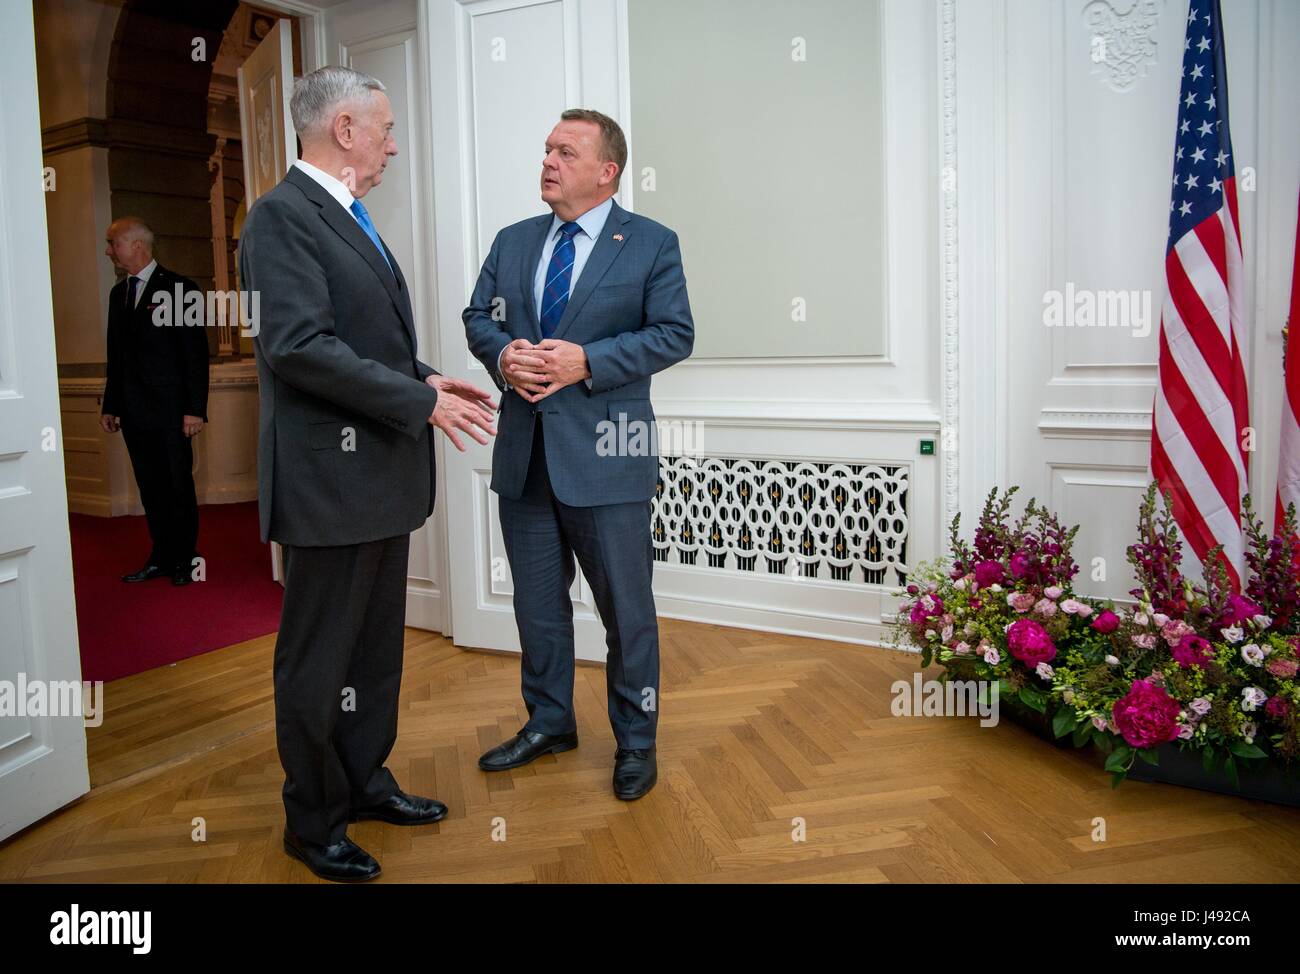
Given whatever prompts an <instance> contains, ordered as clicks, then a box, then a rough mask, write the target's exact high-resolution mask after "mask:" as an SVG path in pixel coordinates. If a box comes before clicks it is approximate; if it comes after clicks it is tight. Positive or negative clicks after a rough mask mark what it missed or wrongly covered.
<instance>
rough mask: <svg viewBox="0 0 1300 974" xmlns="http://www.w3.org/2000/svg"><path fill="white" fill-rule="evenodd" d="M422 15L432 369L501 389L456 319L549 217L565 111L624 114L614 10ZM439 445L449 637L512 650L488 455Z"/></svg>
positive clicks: (503, 6)
mask: <svg viewBox="0 0 1300 974" xmlns="http://www.w3.org/2000/svg"><path fill="white" fill-rule="evenodd" d="M427 8H428V17H429V23H428V36H429V39H430V65H431V72H430V77H429V99H430V102H429V104H430V107H431V119H432V132H433V139H432V149H433V172H434V176H435V186H436V187H437V195H436V198H435V204H436V205H435V217H436V226H437V241H438V247H437V278H436V279H437V282H438V303H437V312H438V324H439V347H440V350H441V358H440V360H441V362H442V365H441V366H440V368H441V371H443V372H445V373H447V374H451V375H457V376H462V377H465V378H468V379H470V380H471V381H473V382H475V383H476V384H478V385H480V386H483V387H484V388H487V389H490V390H493V391H494V392H495V386H493V384H492V380H491V379H490V378H488V376H487V373H486V371H485V370H484V369H483V367H482V366H481V365H480V364H479V363H478V361H477V360H476V359H474V357H473V356H471V355H470V353H469V350H468V348H467V347H466V345H465V331H464V327H463V325H462V323H461V317H460V316H461V312H462V311H463V310H464V308H465V303H466V301H467V300H468V297H469V294H470V292H471V291H472V290H473V287H474V281H475V280H476V279H477V277H478V272H479V268H480V267H481V266H482V263H483V258H484V257H486V256H487V252H488V248H489V247H490V246H491V245H492V238H493V237H494V236H495V235H496V232H497V231H498V230H500V229H501V228H502V227H505V226H508V225H510V224H512V223H515V222H517V221H519V220H522V219H524V218H525V217H529V216H535V215H537V214H540V213H545V212H546V204H544V203H543V202H542V201H541V198H540V196H539V191H538V174H539V173H540V171H541V163H542V155H543V152H542V146H543V144H544V143H545V141H546V136H547V135H548V134H549V133H550V131H551V128H552V127H553V126H554V125H555V123H556V121H557V120H558V119H559V116H560V112H562V111H563V110H564V109H565V108H568V107H570V106H575V105H586V106H588V107H593V108H598V109H600V110H602V111H605V112H607V113H608V114H610V115H612V116H614V117H616V118H617V117H618V115H619V111H618V103H617V70H616V60H615V58H614V53H613V52H614V50H615V39H616V34H615V31H614V20H613V9H614V8H613V5H612V4H603V3H602V4H584V5H581V9H580V5H579V4H578V3H577V2H576V0H556V2H548V3H536V2H533V0H431V2H430V3H428V5H427ZM593 36H594V37H596V38H597V39H596V40H590V39H589V38H592V37H593ZM584 52H585V54H584ZM443 447H444V448H443V451H442V456H441V464H442V465H441V470H442V473H443V484H442V493H441V498H442V499H441V502H440V503H441V505H442V507H443V509H444V511H445V513H446V518H447V538H448V552H449V565H450V572H449V576H448V579H449V581H450V583H451V596H452V627H453V629H452V635H453V638H454V640H455V641H456V643H457V644H459V645H463V646H474V647H480V648H485V649H496V650H507V651H513V652H518V651H519V634H518V631H517V630H516V628H515V618H514V608H513V605H512V597H513V591H514V588H513V581H512V579H511V578H510V570H509V567H508V566H507V564H506V558H505V548H504V546H503V544H502V539H501V525H500V522H499V521H498V518H497V500H496V495H495V494H493V493H492V492H491V491H490V490H489V489H488V484H489V483H490V481H491V479H492V448H491V446H490V445H489V446H486V447H484V446H479V445H478V444H476V443H474V442H472V441H470V442H469V443H468V444H467V452H465V453H460V452H458V451H457V450H455V449H454V448H452V447H449V446H447V445H446V444H445V442H444V444H443ZM572 596H573V612H574V629H575V632H574V637H575V650H576V653H577V656H578V658H579V659H586V660H602V661H603V660H604V659H605V637H604V629H603V628H602V627H601V625H600V621H599V619H598V618H597V617H596V613H595V602H594V599H593V597H592V595H591V591H590V589H589V588H588V586H587V584H586V581H585V580H584V579H583V578H582V575H581V573H579V574H578V577H577V579H576V580H575V582H574V585H573V590H572Z"/></svg>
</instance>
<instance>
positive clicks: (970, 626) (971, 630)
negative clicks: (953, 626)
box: [962, 622, 975, 636]
mask: <svg viewBox="0 0 1300 974" xmlns="http://www.w3.org/2000/svg"><path fill="white" fill-rule="evenodd" d="M962 635H965V636H973V635H975V623H973V622H968V623H966V628H965V629H963V630H962Z"/></svg>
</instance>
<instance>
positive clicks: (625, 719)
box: [498, 416, 659, 748]
mask: <svg viewBox="0 0 1300 974" xmlns="http://www.w3.org/2000/svg"><path fill="white" fill-rule="evenodd" d="M498 502H499V510H500V514H501V533H502V536H503V539H504V541H505V547H506V557H507V559H508V561H509V562H510V574H511V577H512V578H513V580H514V587H515V594H514V608H515V623H516V624H517V625H518V627H519V643H520V646H521V648H522V650H523V662H522V666H521V671H522V683H523V687H522V689H523V697H524V704H525V706H526V707H527V708H528V723H527V724H526V725H525V728H526V729H527V730H530V731H536V732H538V733H542V734H566V733H569V732H571V731H573V730H575V729H576V726H577V724H576V718H575V715H574V711H573V676H574V655H573V603H572V601H571V599H570V596H569V588H570V586H571V585H572V584H573V579H574V556H575V555H576V556H577V560H578V564H579V565H581V566H582V574H583V576H584V577H585V578H586V579H587V583H588V585H590V586H591V591H592V594H593V595H594V596H595V600H596V611H597V612H598V613H599V614H600V620H601V622H602V623H603V624H604V626H605V642H606V645H607V646H608V647H609V656H608V659H607V660H606V664H605V681H606V687H607V693H608V700H609V722H610V726H611V727H612V728H613V730H614V738H615V740H616V741H617V742H618V744H619V746H620V747H628V748H648V747H653V746H654V743H655V730H656V726H657V724H658V718H659V623H658V620H657V619H656V618H655V605H654V592H653V589H652V584H651V583H652V579H653V570H654V547H653V543H652V541H651V538H650V515H651V509H652V507H653V505H652V504H651V502H650V501H635V502H632V503H627V504H605V505H601V506H597V507H570V506H568V505H567V504H564V503H561V502H560V501H559V500H558V499H556V497H555V494H554V493H553V492H552V490H551V481H550V476H549V474H548V472H547V468H546V450H545V446H544V438H543V433H542V422H541V419H540V416H539V418H538V419H537V420H536V421H535V422H534V433H533V443H532V456H531V458H530V460H529V465H528V475H527V478H526V480H525V483H524V490H523V495H522V496H521V497H520V499H519V500H510V499H508V498H505V497H499V498H498Z"/></svg>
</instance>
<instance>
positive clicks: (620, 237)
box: [614, 233, 623, 243]
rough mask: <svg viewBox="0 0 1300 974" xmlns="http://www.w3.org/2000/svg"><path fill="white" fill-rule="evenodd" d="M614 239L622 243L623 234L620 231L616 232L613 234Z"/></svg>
mask: <svg viewBox="0 0 1300 974" xmlns="http://www.w3.org/2000/svg"><path fill="white" fill-rule="evenodd" d="M614 239H615V240H617V241H618V242H619V243H622V242H623V235H622V234H621V233H616V234H614Z"/></svg>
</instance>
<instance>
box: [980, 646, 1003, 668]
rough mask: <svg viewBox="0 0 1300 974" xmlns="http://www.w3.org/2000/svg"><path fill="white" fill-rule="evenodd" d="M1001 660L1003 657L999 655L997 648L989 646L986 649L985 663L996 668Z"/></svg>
mask: <svg viewBox="0 0 1300 974" xmlns="http://www.w3.org/2000/svg"><path fill="white" fill-rule="evenodd" d="M1000 659H1002V657H1001V656H1000V655H999V654H998V651H997V648H996V647H994V646H988V647H985V649H984V662H985V663H989V664H990V665H994V666H996V665H997V662H998V660H1000Z"/></svg>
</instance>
